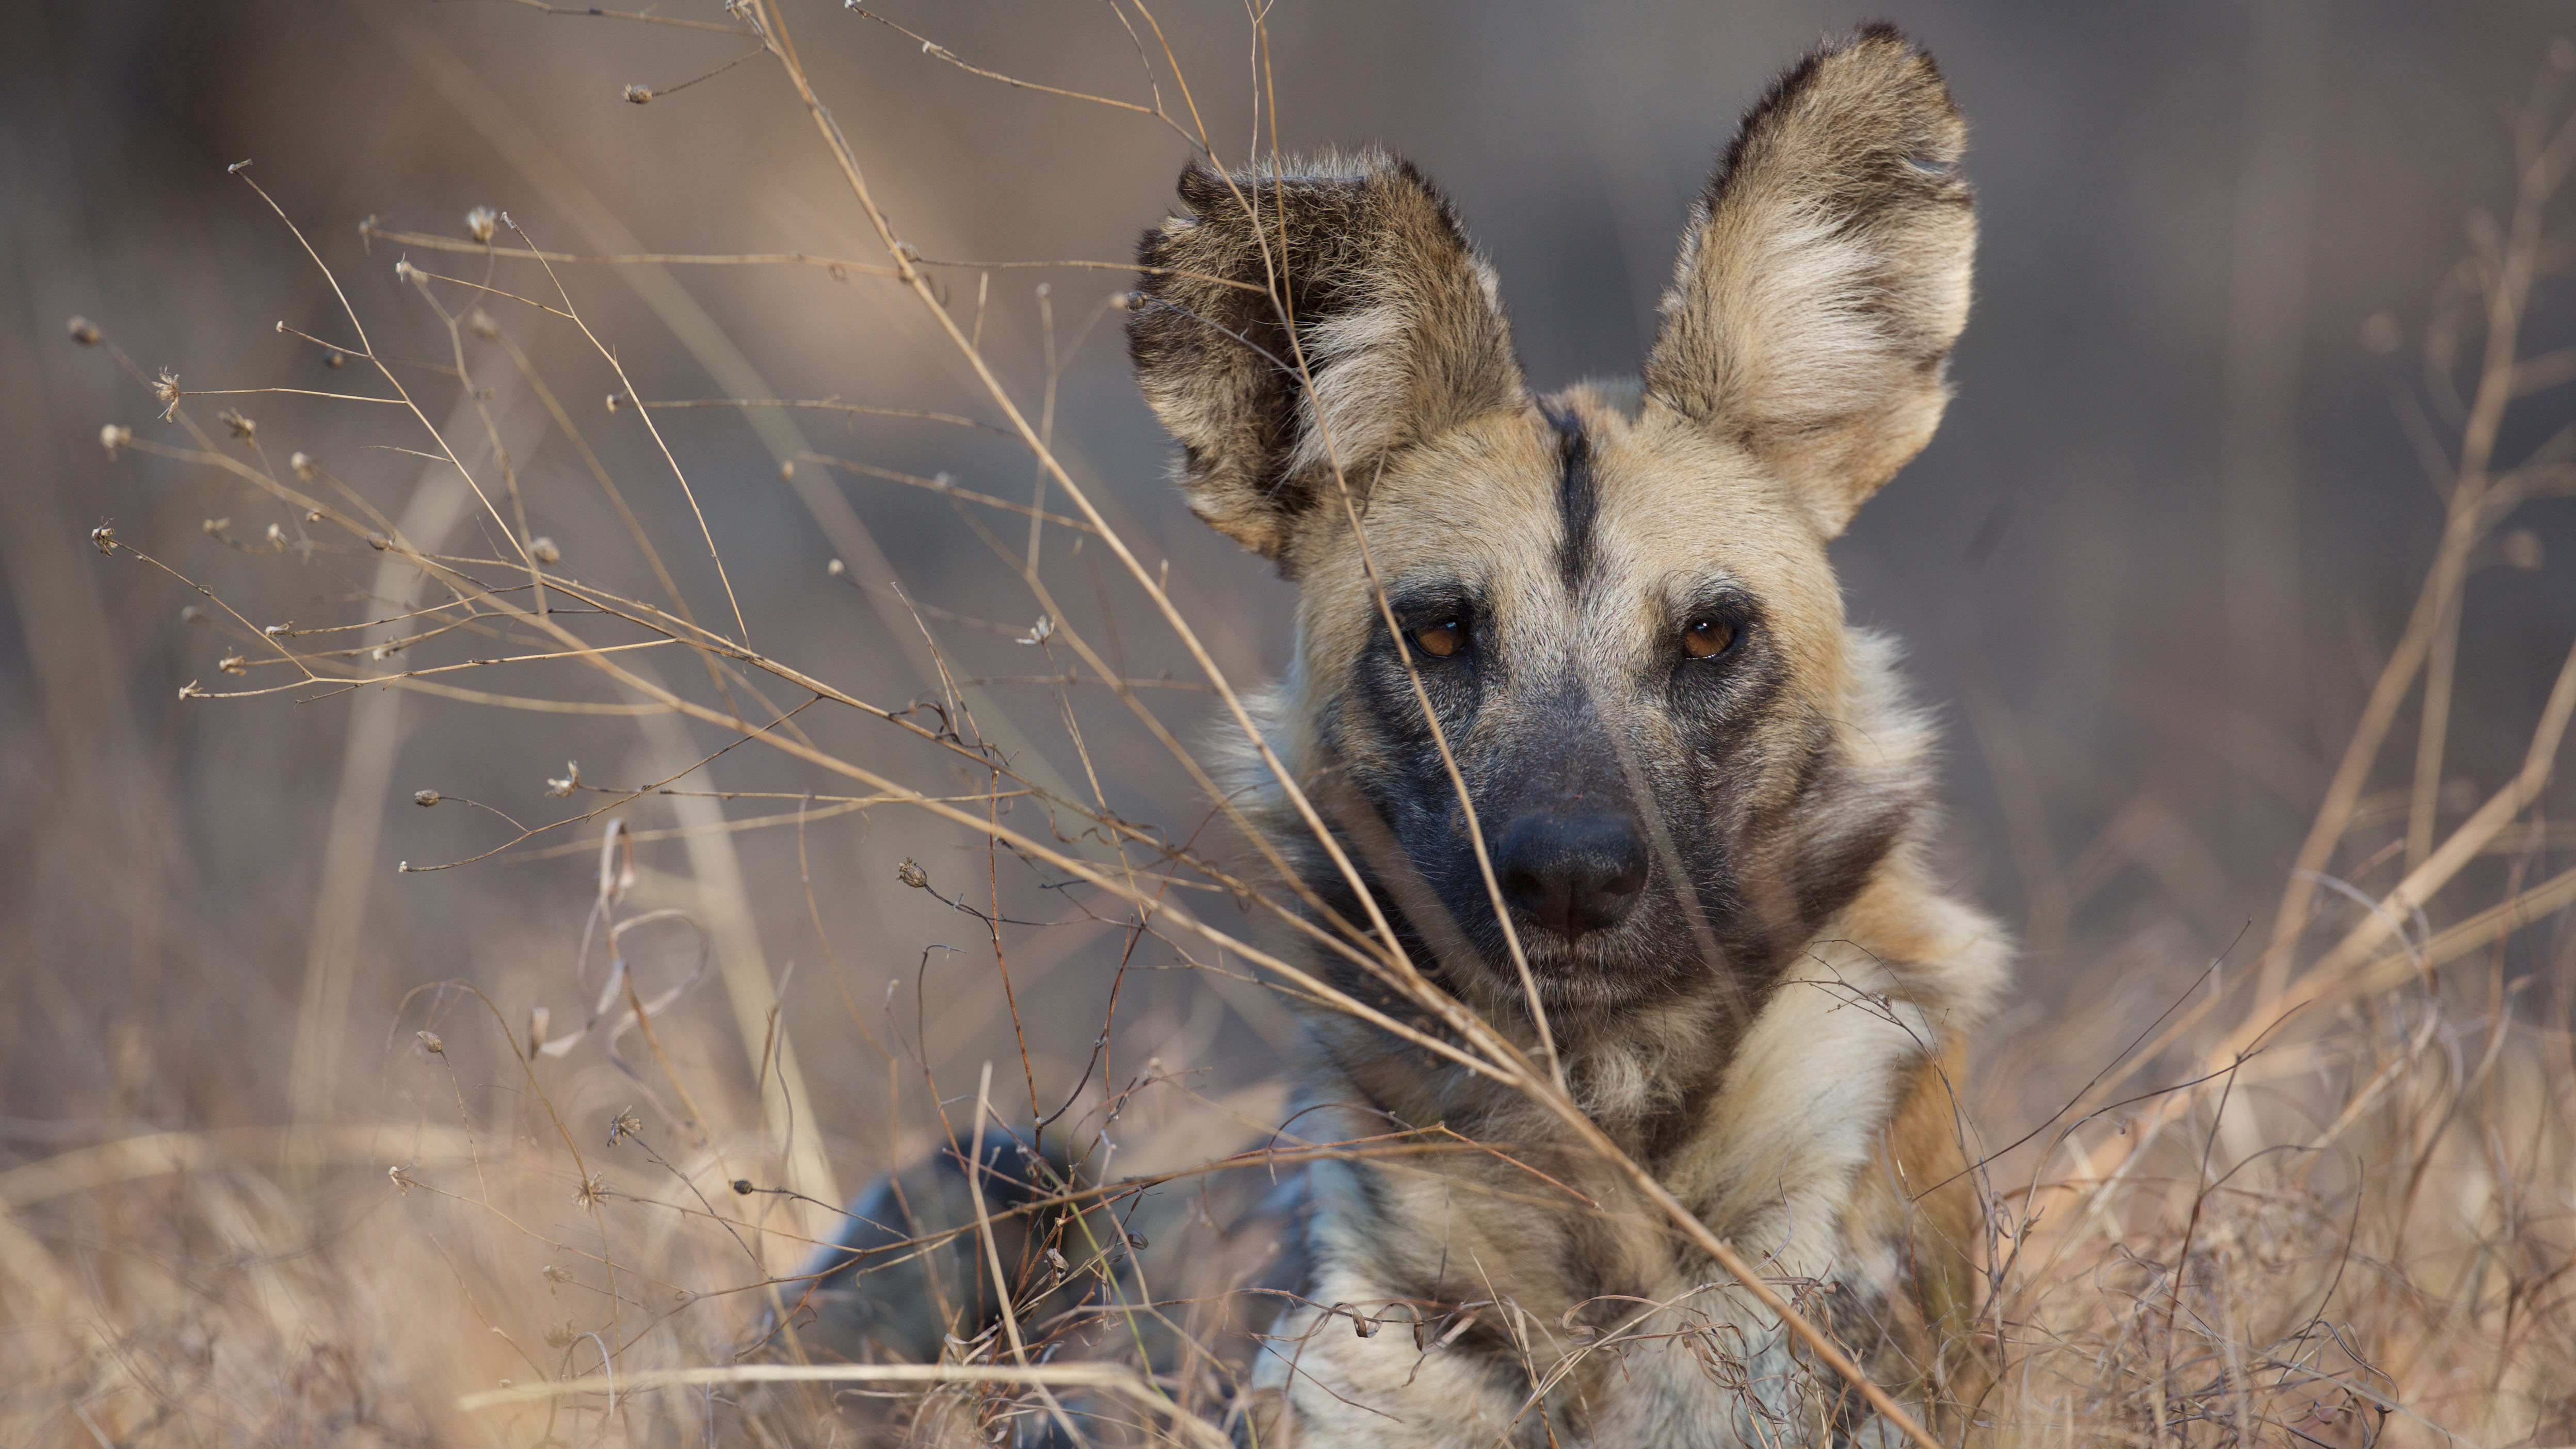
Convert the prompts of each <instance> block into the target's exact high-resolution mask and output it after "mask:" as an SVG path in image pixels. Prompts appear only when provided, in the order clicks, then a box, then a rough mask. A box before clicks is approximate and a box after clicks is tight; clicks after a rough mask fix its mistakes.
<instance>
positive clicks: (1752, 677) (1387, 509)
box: [1129, 28, 1976, 1023]
mask: <svg viewBox="0 0 2576 1449" xmlns="http://www.w3.org/2000/svg"><path fill="white" fill-rule="evenodd" d="M1964 140H1965V130H1964V127H1963V126H1962V124H1961V122H1960V120H1959V116H1958V113H1957V111H1956V110H1955V109H1954V108H1953V107H1952V105H1951V102H1950V98H1949V94H1948V92H1947V89H1946V88H1945V87H1944V85H1943V84H1942V81H1941V77H1940V75H1939V72H1938V71H1937V70H1936V69H1935V68H1934V66H1933V64H1932V61H1931V59H1930V57H1929V56H1927V55H1925V54H1924V53H1923V52H1921V51H1920V50H1918V49H1916V48H1914V47H1913V46H1912V45H1911V44H1910V43H1909V42H1907V41H1906V40H1905V39H1904V38H1903V37H1902V36H1900V35H1898V34H1897V33H1896V32H1894V31H1893V30H1889V29H1885V28H1876V29H1871V30H1866V31H1863V32H1861V33H1860V34H1858V35H1857V36H1855V37H1854V38H1853V39H1851V40H1850V41H1849V42H1847V43H1845V44H1842V45H1839V46H1836V47H1830V48H1827V49H1825V50H1821V51H1819V52H1817V53H1816V54H1814V55H1813V56H1811V57H1809V58H1808V59H1807V60H1806V61H1805V62H1804V63H1803V64H1801V65H1799V66H1798V67H1797V68H1795V69H1794V70H1792V71H1790V72H1789V73H1788V74H1787V75H1786V76H1784V77H1783V78H1782V79H1781V80H1780V81H1779V83H1778V84H1777V85H1775V86H1774V87H1773V88H1772V90H1771V92H1770V93H1769V94H1768V95H1767V96H1765V97H1764V98H1763V99H1762V100H1761V101H1760V102H1759V103H1758V104H1757V105H1756V106H1754V108H1753V109H1752V111H1751V112H1750V113H1749V114H1748V115H1747V116H1746V118H1745V121H1744V123H1743V127H1742V130H1741V132H1740V134H1739V135H1738V136H1737V137H1736V138H1735V140H1734V143H1733V144H1732V145H1731V146H1730V147H1729V148H1728V149H1727V151H1726V153H1725V156H1724V159H1723V160H1722V161H1721V162H1720V163H1719V165H1718V166H1717V169H1716V172H1715V175H1714V176H1713V177H1712V179H1711V180H1710V181H1709V183H1708V186H1707V188H1706V190H1705V192H1704V193H1703V194H1702V196H1701V197H1700V199H1699V202H1698V205H1697V206H1696V207H1695V209H1694V210H1693V213H1692V216H1691V219H1690V222H1689V227H1688V231H1687V233H1686V234H1685V236H1684V237H1683V240H1682V248H1681V257H1680V262H1679V265H1678V266H1677V268H1676V269H1675V274H1674V278H1673V283H1672V286H1671V289H1670V290H1669V291H1668V292H1667V293H1666V295H1665V297H1664V300H1663V306H1662V324H1661V329H1660V334H1659V336H1658V337H1657V339H1656V341H1655V343H1654V346H1653V349H1652V350H1651V352H1650V353H1649V354H1648V356H1647V357H1646V359H1645V362H1644V365H1643V368H1642V370H1641V376H1640V378H1639V379H1638V380H1637V381H1636V382H1633V383H1630V384H1626V385H1624V386H1618V387H1602V386H1583V387H1576V388H1573V389H1571V390H1568V391H1566V392H1563V393H1559V394H1555V395H1552V396H1536V395H1533V394H1532V393H1531V391H1530V390H1529V388H1528V386H1527V384H1526V383H1525V382H1524V380H1523V375H1522V371H1521V367H1520V363H1519V360H1518V358H1517V356H1516V355H1515V352H1514V349H1513V344H1512V337H1511V329H1510V326H1509V324H1508V322H1507V320H1506V318H1505V316H1504V312H1503V308H1502V304H1501V301H1500V296H1499V292H1498V288H1497V283H1496V279H1495V276H1494V273H1493V271H1492V269H1491V268H1490V267H1488V266H1487V265H1486V263H1485V262H1484V260H1483V259H1482V258H1481V257H1479V256H1478V255H1477V253H1476V252H1475V250H1474V248H1473V247H1472V246H1471V244H1470V243H1469V241H1468V239H1467V236H1466V233H1465V232H1464V230H1463V229H1462V228H1461V226H1460V224H1459V222H1458V219H1457V217H1456V216H1455V214H1454V213H1453V212H1452V210H1451V209H1450V207H1449V205H1448V203H1447V202H1446V201H1444V200H1443V199H1442V198H1441V197H1440V195H1439V194H1438V193H1437V192H1435V191H1434V190H1433V189H1432V187H1431V186H1430V184H1429V183H1428V182H1427V181H1425V180H1424V178H1423V177H1422V176H1421V175H1420V174H1419V173H1418V172H1416V171H1415V170H1414V169H1413V168H1412V167H1411V166H1409V165H1407V164H1405V163H1404V162H1402V161H1399V160H1395V159H1392V158H1390V157H1388V156H1386V155H1383V154H1379V153H1374V152H1371V153H1365V154H1361V155H1357V156H1351V157H1325V158H1320V159H1318V160H1316V161H1314V162H1312V163H1311V164H1308V165H1305V166H1280V167H1275V168H1269V169H1263V170H1258V171H1254V172H1250V173H1242V174H1236V175H1232V176H1228V175H1224V174H1220V173H1219V172H1217V171H1215V170H1212V169H1209V168H1207V167H1205V166H1201V165H1195V164H1194V165H1193V166H1192V167H1191V168H1190V169H1189V170H1187V171H1186V172H1184V173H1183V175H1182V177H1181V182H1180V195H1181V200H1182V203H1183V205H1184V206H1185V208H1186V212H1185V214H1183V215H1180V216H1176V217H1174V218H1172V219H1171V220H1169V221H1166V222H1165V223H1164V224H1163V225H1162V226H1161V227H1160V228H1158V229H1156V230H1155V231H1153V232H1150V233H1148V234H1147V236H1146V238H1145V240H1144V243H1143V246H1142V249H1141V257H1140V260H1141V262H1142V264H1143V266H1144V267H1145V268H1146V269H1147V270H1146V273H1145V279H1144V282H1143V284H1142V287H1143V293H1142V296H1141V298H1140V299H1139V304H1138V307H1137V310H1136V314H1135V316H1134V318H1133V320H1132V322H1131V323H1130V333H1129V336H1130V342H1131V346H1132V350H1133V353H1134V357H1135V362H1136V368H1137V372H1138V375H1139V378H1140V380H1141V382H1142V384H1143V387H1144V391H1145V395H1146V398H1147V399H1148V401H1149V402H1150V403H1151V405H1152V406H1153V408H1154V410H1155V412H1156V413H1157V414H1158V415H1159V416H1160V418H1161V420H1162V421H1163V423H1164V425H1165V426H1166V427H1167V428H1168V429H1169V430H1170V431H1171V433H1172V434H1173V436H1174V437H1175V438H1177V439H1178V440H1179V442H1180V443H1181V446H1182V459H1181V463H1180V468H1179V472H1180V481H1181V486H1182V488H1183V490H1184V491H1185V493H1186V494H1187V496H1188V498H1189V501H1190V503H1191V506H1192V507H1193V508H1194V509H1195V510H1196V511H1197V512H1198V513H1199V515H1200V516H1201V517H1203V518H1205V519H1206V520H1207V521H1208V522H1209V523H1211V524H1213V525H1214V526H1216V527H1217V528H1219V529H1221V530H1223V531H1224V532H1226V533H1227V534H1230V535H1232V536H1233V537H1234V538H1236V539H1238V540H1240V541H1241V542H1242V543H1243V544H1244V545H1245V546H1247V547H1248V548H1251V549H1253V550H1256V551H1258V552H1260V553H1262V554H1264V555H1266V556H1268V557H1270V558H1272V559H1274V560H1276V561H1277V563H1278V565H1279V567H1280V568H1281V569H1282V571H1283V572H1285V573H1286V574H1287V575H1288V576H1289V577H1291V578H1293V579H1295V580H1296V581H1297V582H1298V583H1299V585H1300V586H1301V589H1302V595H1303V596H1302V601H1301V604H1300V612H1299V621H1298V622H1299V645H1298V653H1297V658H1296V662H1295V665H1294V667H1293V669H1292V671H1291V674H1290V678H1289V681H1288V683H1287V684H1286V686H1285V687H1284V688H1283V690H1282V691H1281V693H1280V694H1279V696H1278V697H1277V700H1276V707H1277V711H1278V718H1277V719H1276V720H1275V721H1274V723H1275V726H1276V730H1277V739H1276V741H1275V743H1277V744H1278V745H1279V746H1280V750H1281V754H1282V756H1283V757H1284V758H1286V759H1288V760H1289V761H1290V762H1291V763H1292V765H1293V766H1294V768H1295V769H1296V770H1297V771H1298V772H1299V773H1300V775H1301V776H1302V777H1303V778H1304V780H1305V781H1306V783H1307V786H1308V788H1309V789H1310V790H1311V791H1312V792H1313V793H1314V795H1315V796H1316V798H1317V799H1318V800H1319V802H1322V803H1323V804H1324V806H1325V811H1326V814H1327V815H1328V817H1329V818H1330V819H1331V820H1332V821H1333V823H1334V825H1335V828H1336V829H1337V830H1338V831H1339V832H1340V834H1341V836H1342V837H1343V838H1344V839H1345V840H1346V841H1347V842H1348V843H1349V845H1350V846H1351V847H1352V849H1351V854H1352V855H1353V856H1354V857H1355V858H1357V859H1358V860H1360V861H1361V862H1362V865H1363V868H1364V870H1365V872H1366V874H1367V876H1368V877H1369V878H1370V881H1371V884H1372V886H1373V888H1375V889H1376V890H1377V891H1378V893H1379V895H1380V897H1381V899H1382V900H1384V901H1385V902H1386V903H1387V910H1388V914H1389V916H1390V918H1392V919H1394V920H1396V921H1397V923H1398V927H1399V930H1400V932H1401V933H1402V934H1404V935H1405V936H1407V937H1408V938H1409V945H1410V946H1411V947H1412V948H1413V949H1414V951H1415V955H1416V959H1417V960H1421V961H1423V962H1424V963H1425V964H1426V966H1427V967H1429V968H1430V969H1433V970H1434V971H1435V972H1437V973H1441V974H1442V975H1443V979H1444V980H1445V981H1446V982H1447V983H1448V984H1449V985H1450V986H1451V989H1453V990H1457V991H1461V992H1462V993H1464V994H1466V995H1468V996H1469V997H1470V998H1471V999H1477V1000H1480V1001H1481V1002H1483V1003H1486V1004H1488V1005H1489V1006H1492V1007H1499V1008H1502V1009H1506V1010H1507V1009H1510V1006H1511V1003H1513V1002H1515V1001H1517V1000H1518V999H1519V996H1520V990H1519V986H1518V976H1517V971H1516V968H1515V967H1514V966H1513V965H1512V962H1511V959H1510V956H1509V953H1508V945H1507V941H1506V938H1505V936H1504V933H1503V931H1502V929H1501V922H1500V919H1498V917H1497V914H1496V912H1495V910H1494V908H1493V906H1492V904H1491V902H1492V899H1493V893H1492V892H1489V890H1488V888H1487V884H1486V880H1485V876H1484V873H1483V871H1482V870H1481V868H1480V866H1479V864H1478V862H1477V858H1476V852H1475V851H1474V849H1473V847H1472V845H1471V836H1470V832H1469V821H1468V816H1467V812H1466V810H1465V809H1463V808H1462V807H1461V804H1460V800H1459V796H1458V791H1457V789H1456V788H1455V786H1454V784H1453V781H1452V778H1451V774H1450V769H1449V766H1448V764H1447V763H1446V762H1445V761H1444V758H1443V753H1442V744H1443V742H1444V740H1445V744H1446V746H1447V750H1448V752H1449V755H1450V757H1451V758H1454V761H1455V765H1456V770H1457V774H1458V777H1459V779H1461V780H1463V782H1464V785H1465V790H1466V796H1467V799H1468V800H1469V801H1470V802H1472V804H1473V807H1474V812H1475V818H1476V823H1477V824H1478V825H1480V826H1481V829H1482V832H1483V835H1484V839H1485V840H1486V842H1487V844H1488V846H1489V855H1490V859H1491V862H1492V866H1493V869H1494V872H1495V879H1496V883H1497V885H1498V887H1499V893H1500V895H1501V897H1502V898H1503V900H1504V901H1505V902H1506V910H1507V912H1508V917H1509V920H1510V922H1511V924H1512V925H1513V926H1514V928H1515V929H1516V932H1517V935H1518V939H1519V941H1520V943H1521V945H1522V947H1523V949H1524V950H1525V952H1526V955H1527V959H1528V962H1529V964H1530V966H1531V968H1532V971H1533V974H1534V976H1535V979H1536V981H1537V983H1538V985H1539V989H1540V991H1541V994H1542V996H1543V998H1544V999H1545V1001H1546V1004H1547V1006H1548V1009H1549V1011H1550V1013H1551V1015H1552V1016H1555V1015H1559V1014H1562V1015H1561V1019H1562V1020H1567V1021H1573V1022H1578V1023H1579V1022H1581V1021H1584V1020H1602V1019H1607V1018H1609V1017H1611V1016H1613V1015H1615V1014H1617V1013H1620V1012H1624V1011H1627V1010H1630V1009H1633V1008H1636V1007H1639V1006H1644V1005H1649V1004H1652V1003H1655V1002H1658V1001H1669V1000H1673V999H1675V998H1680V997H1693V996H1696V997H1701V998H1707V997H1710V996H1712V995H1720V996H1731V997H1732V998H1733V999H1734V1000H1736V1001H1737V1002H1739V1003H1741V1002H1743V1001H1745V1000H1746V999H1747V998H1748V997H1749V995H1750V994H1751V993H1754V992H1758V991H1759V990H1760V989H1761V988H1762V987H1763V986H1765V985H1766V984H1767V983H1768V981H1769V980H1770V979H1771V978H1772V977H1773V976H1775V975H1776V974H1777V972H1778V969H1779V966H1780V964H1781V962H1782V960H1783V959H1784V957H1785V955H1786V954H1787V953H1788V952H1790V951H1792V950H1794V949H1796V948H1797V947H1798V946H1799V945H1801V944H1803V943H1804V942H1806V941H1807V940H1808V939H1810V938H1811V937H1812V936H1813V935H1814V934H1815V932H1816V930H1817V929H1818V928H1819V927H1820V926H1821V925H1822V924H1823V923H1824V922H1826V921H1827V920H1828V919H1829V918H1831V917H1832V916H1833V915H1834V914H1835V913H1836V912H1837V911H1839V910H1841V909H1843V908H1844V907H1845V906H1846V905H1848V904H1849V903H1851V902H1852V901H1853V900H1854V898H1855V897H1856V896H1857V895H1858V894H1859V893H1860V892H1861V891H1863V890H1864V889H1865V888H1866V886H1867V885H1868V883H1869V882H1870V881H1871V879H1872V878H1873V876H1874V874H1875V873H1877V872H1878V871H1879V870H1881V868H1882V866H1883V864H1884V863H1885V862H1886V861H1887V859H1888V858H1889V857H1890V855H1891V853H1892V852H1901V851H1902V850H1904V849H1905V848H1906V844H1907V841H1908V839H1909V837H1910V829H1911V821H1912V817H1913V815H1914V813H1915V811H1916V810H1917V808H1918V805H1919V803H1920V790H1919V787H1918V783H1917V774H1918V766H1917V762H1916V756H1917V753H1918V751H1917V749H1916V747H1915V745H1914V742H1913V741H1914V735H1915V731H1914V730H1913V729H1912V728H1911V726H1910V725H1909V724H1908V723H1907V721H1906V717H1905V716H1904V715H1903V713H1902V711H1901V709H1899V708H1897V706H1896V705H1895V704H1894V703H1893V701H1892V698H1891V697H1890V695H1889V691H1890V689H1892V685H1890V684H1889V683H1888V681H1887V679H1886V677H1885V670H1884V666H1883V662H1882V661H1881V660H1880V659H1879V658H1878V657H1877V656H1878V654H1879V653H1880V652H1881V651H1880V649H1879V646H1877V645H1876V644H1875V643H1874V641H1872V640H1871V639H1870V638H1869V637H1868V636H1866V635H1861V634H1857V633H1855V632H1853V631H1850V630H1848V629H1847V628H1846V627H1845V624H1844V619H1843V612H1842V602H1841V596H1840V593H1839V590H1838V588H1837V585H1836V583H1835V578H1834V574H1833V570H1832V568H1831V566H1830V564H1829V562H1828V560H1827V557H1826V545H1827V544H1828V543H1829V542H1830V541H1831V540H1832V539H1833V538H1834V537H1835V536H1836V535H1838V534H1840V533H1841V532H1842V531H1843V529H1844V526H1845V525H1846V524H1847V523H1848V521H1849V520H1850V519H1851V517H1852V514H1853V512H1854V511H1855V510H1856V509H1858V508H1859V507H1860V505H1861V504H1862V502H1863V501H1865V500H1866V499H1867V498H1868V497H1869V496H1870V495H1871V494H1872V493H1873V492H1875V491H1876V490H1877V489H1878V488H1879V486H1880V485H1881V484H1883V483H1885V482H1886V481H1887V480H1888V478H1889V477H1890V476H1892V475H1893V474H1894V473H1895V472H1896V471H1897V470H1898V469H1899V468H1900V467H1902V466H1903V465H1904V464H1905V463H1906V462H1907V461H1908V460H1909V459H1911V458H1912V457H1913V456H1914V455H1915V454H1916V453H1917V452H1919V451H1920V450H1921V449H1922V448H1923V446H1924V444H1925V443H1926V442H1927V441H1929V440H1930V438H1931V436H1932V432H1933V429H1934V427H1935V426H1936V424H1937V423H1938V421H1939V419H1940V416H1941V412H1942V408H1943V405H1944V403H1945V402H1946V401H1947V398H1948V388H1947V384H1946V382H1945V381H1944V363H1945V360H1946V358H1947V356H1948V354H1949V350H1950V346H1951V343H1952V341H1953V340H1954V339H1955V338H1956V337H1957V335H1958V333H1959V330H1960V327H1961V326H1962V324H1963V323H1964V322H1965V320H1966V317H1967V309H1968V291H1969V271H1970V261H1971V254H1972V252H1973V250H1974V246H1975V239H1976V221H1975V216H1974V210H1973V205H1972V199H1971V195H1970V191H1969V188H1968V186H1967V184H1966V183H1965V182H1964V181H1963V180H1962V179H1961V178H1960V176H1959V174H1958V171H1957V166H1958V161H1959V157H1960V153H1961V150H1962V148H1963V144H1964ZM1390 625H1391V627H1390ZM1417 681H1418V687H1417ZM1426 706H1427V710H1426ZM1435 724H1436V730H1435V728H1434V726H1435ZM1293 818H1294V817H1289V816H1283V817H1282V819H1283V822H1290V821H1293ZM1296 834H1297V831H1296V830H1295V829H1294V828H1293V826H1289V827H1288V828H1282V829H1280V830H1278V831H1276V832H1275V838H1276V839H1278V840H1279V841H1280V842H1281V844H1282V845H1287V844H1289V843H1290V842H1291V841H1292V840H1293V838H1294V837H1295V835H1296ZM1306 864H1307V866H1308V869H1307V870H1306V872H1305V873H1306V874H1307V875H1308V877H1309V879H1308V884H1309V885H1311V886H1312V887H1313V888H1314V889H1315V890H1316V891H1317V892H1319V893H1320V894H1321V895H1322V897H1323V898H1324V899H1325V900H1327V902H1328V903H1332V904H1334V905H1335V906H1336V908H1337V909H1342V910H1344V911H1345V913H1346V914H1348V915H1349V916H1351V917H1352V918H1353V919H1357V918H1358V913H1357V912H1356V911H1355V910H1352V909H1351V907H1352V906H1354V905H1355V904H1356V902H1355V901H1354V900H1353V899H1352V898H1351V897H1350V896H1349V894H1348V893H1347V892H1346V891H1344V890H1343V889H1342V886H1341V881H1340V877H1339V875H1338V873H1337V872H1335V871H1333V870H1331V869H1329V868H1326V867H1324V865H1323V863H1322V857H1321V855H1320V853H1319V852H1310V853H1309V858H1308V859H1307V861H1306Z"/></svg>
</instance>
